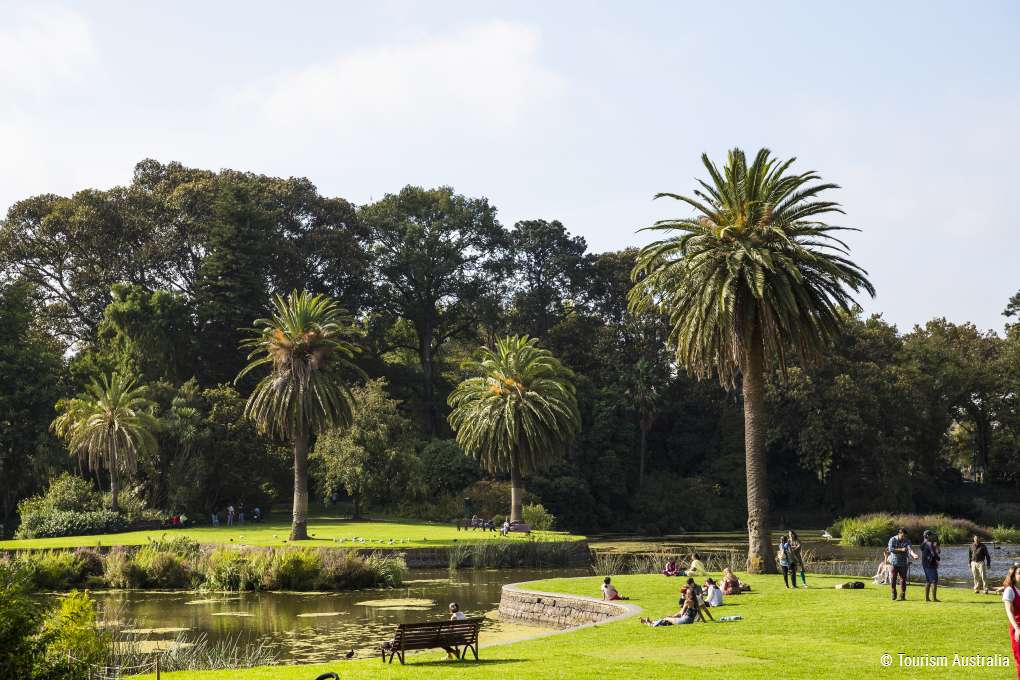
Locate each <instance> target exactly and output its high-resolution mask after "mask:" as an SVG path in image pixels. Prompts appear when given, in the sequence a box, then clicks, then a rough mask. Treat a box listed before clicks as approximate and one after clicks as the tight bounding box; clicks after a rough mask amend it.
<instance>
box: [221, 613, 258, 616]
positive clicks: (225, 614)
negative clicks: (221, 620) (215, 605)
mask: <svg viewBox="0 0 1020 680" xmlns="http://www.w3.org/2000/svg"><path fill="white" fill-rule="evenodd" d="M213 616H255V615H254V614H252V613H251V612H213Z"/></svg>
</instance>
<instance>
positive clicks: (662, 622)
mask: <svg viewBox="0 0 1020 680" xmlns="http://www.w3.org/2000/svg"><path fill="white" fill-rule="evenodd" d="M692 557H693V559H692V560H691V568H689V569H688V570H687V571H686V573H688V574H691V570H692V569H693V566H694V562H698V563H699V565H700V566H699V568H700V572H696V573H694V574H692V575H690V576H688V577H687V581H686V583H685V584H684V585H683V586H682V587H681V588H680V600H679V604H680V611H678V612H676V613H675V614H673V615H671V616H664V617H662V618H661V619H649V618H642V619H641V623H643V624H645V625H646V626H652V627H659V626H682V625H685V624H688V623H694V622H695V621H706V622H707V621H715V618H714V617H713V616H712V613H711V612H710V611H709V609H710V608H712V607H721V606H722V605H723V602H724V598H725V596H727V595H738V594H740V593H742V592H745V591H748V590H750V589H751V586H749V585H747V584H746V583H742V582H741V581H740V579H739V578H737V577H736V575H735V574H734V573H733V570H732V569H730V568H729V567H726V568H725V569H723V578H722V583H719V582H717V581H716V580H715V579H713V578H711V577H708V578H706V579H705V582H704V583H703V584H699V583H698V582H697V581H696V580H695V578H694V576H695V575H698V576H700V575H702V574H704V573H705V568H704V565H702V564H700V562H701V560H700V559H698V555H697V553H695V554H694V555H693V556H692ZM677 570H679V567H678V566H677V565H676V560H675V559H674V558H671V559H670V560H669V562H667V564H666V569H664V570H663V572H662V573H663V574H665V575H666V576H678V575H680V574H678V573H676V572H677ZM602 599H603V600H628V599H630V598H628V597H624V596H623V595H621V594H620V591H619V590H617V588H616V586H614V585H613V579H612V578H611V577H609V576H606V577H605V579H603V581H602Z"/></svg>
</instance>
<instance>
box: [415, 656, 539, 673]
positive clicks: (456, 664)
mask: <svg viewBox="0 0 1020 680" xmlns="http://www.w3.org/2000/svg"><path fill="white" fill-rule="evenodd" d="M523 661H524V659H478V660H477V661H476V660H475V659H464V660H463V661H461V660H459V659H437V660H435V661H418V660H415V661H414V662H412V661H411V659H410V658H408V660H407V664H406V665H408V666H411V665H414V666H429V667H432V666H449V667H450V668H463V669H464V670H468V669H469V668H471V667H473V666H499V665H501V664H507V663H521V662H523Z"/></svg>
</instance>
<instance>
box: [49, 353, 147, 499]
mask: <svg viewBox="0 0 1020 680" xmlns="http://www.w3.org/2000/svg"><path fill="white" fill-rule="evenodd" d="M153 408H154V404H153V403H152V402H151V401H149V400H148V399H146V398H145V387H144V386H142V385H136V384H135V380H134V379H133V378H129V377H128V376H125V375H121V374H120V373H116V372H115V373H113V374H112V375H111V376H110V377H109V378H108V377H106V376H105V375H104V376H101V377H100V378H99V380H96V381H93V382H92V383H91V384H90V385H89V386H88V387H87V388H86V391H85V394H83V395H82V396H80V397H76V398H74V399H68V400H66V401H61V402H59V403H58V404H57V409H58V410H59V411H61V414H60V415H59V416H57V418H56V419H55V420H54V421H53V423H52V424H51V425H50V429H51V430H52V431H53V432H54V433H55V434H56V435H57V436H58V437H60V438H61V439H63V440H64V441H65V442H66V443H67V448H68V450H70V452H71V453H72V454H77V455H78V456H79V458H85V459H87V461H88V466H89V468H90V469H91V470H94V471H98V470H99V469H100V467H101V466H102V465H103V464H105V465H106V467H107V468H108V469H109V470H110V509H111V510H113V511H114V512H117V511H118V510H119V509H120V506H119V505H118V503H117V495H118V494H119V493H120V475H121V473H128V474H130V473H132V472H134V470H135V468H136V466H137V463H138V455H139V454H141V453H152V452H154V451H155V449H156V437H155V435H154V434H153V433H154V432H155V431H156V430H157V429H158V427H159V421H158V420H157V419H156V417H155V416H154V415H153V414H152V410H153Z"/></svg>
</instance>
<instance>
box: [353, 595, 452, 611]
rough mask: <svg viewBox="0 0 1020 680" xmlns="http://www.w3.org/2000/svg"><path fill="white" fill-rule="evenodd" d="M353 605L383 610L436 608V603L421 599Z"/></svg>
mask: <svg viewBox="0 0 1020 680" xmlns="http://www.w3.org/2000/svg"><path fill="white" fill-rule="evenodd" d="M354 604H355V605H358V606H360V607H381V608H384V609H393V608H395V607H425V608H428V609H431V608H432V607H435V606H436V601H435V600H426V599H424V598H421V597H404V598H400V597H393V598H388V599H385V600H365V601H363V602H355V603H354Z"/></svg>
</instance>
